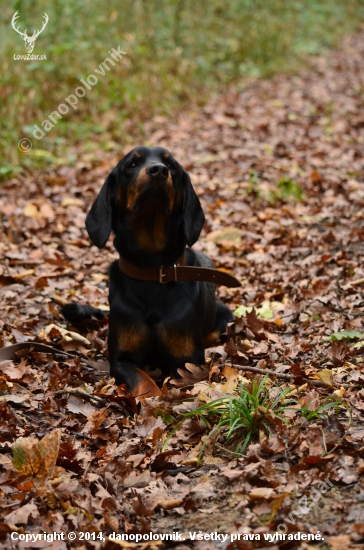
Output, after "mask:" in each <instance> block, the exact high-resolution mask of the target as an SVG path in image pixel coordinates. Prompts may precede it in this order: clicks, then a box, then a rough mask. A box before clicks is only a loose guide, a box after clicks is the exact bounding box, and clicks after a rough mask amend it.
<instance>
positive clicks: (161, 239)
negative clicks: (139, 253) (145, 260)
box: [135, 213, 166, 253]
mask: <svg viewBox="0 0 364 550" xmlns="http://www.w3.org/2000/svg"><path fill="white" fill-rule="evenodd" d="M165 226H166V220H165V216H164V215H163V214H159V213H156V214H155V215H154V217H153V220H152V222H151V226H150V227H149V226H148V227H145V226H142V225H140V220H139V219H138V218H135V237H136V240H137V243H138V246H139V248H141V249H143V250H146V251H147V252H151V253H153V252H159V251H160V250H163V248H164V247H165V244H166V228H165Z"/></svg>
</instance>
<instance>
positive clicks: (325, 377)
mask: <svg viewBox="0 0 364 550" xmlns="http://www.w3.org/2000/svg"><path fill="white" fill-rule="evenodd" d="M317 376H318V377H319V378H320V380H322V381H323V382H324V383H325V384H326V385H327V386H330V387H331V388H332V387H333V385H334V384H333V381H332V372H331V370H329V369H321V370H319V371H318V372H317Z"/></svg>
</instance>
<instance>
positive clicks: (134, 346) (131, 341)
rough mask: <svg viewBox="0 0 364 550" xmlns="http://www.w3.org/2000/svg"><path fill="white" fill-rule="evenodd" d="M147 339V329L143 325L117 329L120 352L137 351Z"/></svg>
mask: <svg viewBox="0 0 364 550" xmlns="http://www.w3.org/2000/svg"><path fill="white" fill-rule="evenodd" d="M147 337H148V329H147V327H146V326H145V325H140V326H131V327H127V326H126V327H125V326H120V327H118V345H119V349H120V350H121V351H130V352H134V351H138V350H139V349H140V347H141V346H142V345H143V344H144V343H145V342H146V340H147Z"/></svg>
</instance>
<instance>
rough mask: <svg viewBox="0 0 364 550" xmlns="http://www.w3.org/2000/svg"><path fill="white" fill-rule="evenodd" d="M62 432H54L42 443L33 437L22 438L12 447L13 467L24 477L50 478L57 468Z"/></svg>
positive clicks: (44, 438) (45, 437)
mask: <svg viewBox="0 0 364 550" xmlns="http://www.w3.org/2000/svg"><path fill="white" fill-rule="evenodd" d="M60 441H61V430H54V431H53V432H51V433H50V434H47V435H45V436H44V437H43V438H42V439H41V440H40V441H38V440H37V439H34V438H33V437H21V438H19V439H17V440H16V442H15V444H14V445H13V446H12V449H11V450H12V453H13V465H14V467H15V469H16V470H17V471H18V472H19V473H20V474H22V475H26V476H32V477H37V478H43V479H46V478H49V477H51V476H52V474H53V471H54V468H55V466H56V462H57V458H58V453H59V445H60Z"/></svg>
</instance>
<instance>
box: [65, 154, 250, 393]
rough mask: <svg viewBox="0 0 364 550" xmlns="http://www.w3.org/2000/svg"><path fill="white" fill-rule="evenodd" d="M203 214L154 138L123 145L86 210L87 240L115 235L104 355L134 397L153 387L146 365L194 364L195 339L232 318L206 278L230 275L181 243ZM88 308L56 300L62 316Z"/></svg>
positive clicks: (199, 355) (189, 239)
mask: <svg viewBox="0 0 364 550" xmlns="http://www.w3.org/2000/svg"><path fill="white" fill-rule="evenodd" d="M204 220H205V217H204V213H203V211H202V208H201V204H200V201H199V199H198V197H197V195H196V193H195V191H194V189H193V187H192V185H191V181H190V178H189V176H188V174H187V172H185V170H183V168H182V166H181V165H180V164H178V162H177V161H176V160H175V159H174V158H173V157H172V155H171V154H170V153H169V152H168V151H167V150H166V149H162V148H160V147H152V148H147V147H137V148H136V149H133V151H131V152H130V153H129V154H127V155H126V156H125V157H124V158H123V159H122V160H121V161H120V162H119V163H118V165H117V166H116V167H115V168H114V169H113V170H112V172H111V173H110V174H109V175H108V177H107V178H106V181H105V183H104V185H103V187H102V189H101V191H100V193H99V195H98V197H97V198H96V200H95V202H94V204H93V205H92V208H91V210H90V212H89V213H88V215H87V218H86V227H87V231H88V233H89V236H90V238H91V241H92V242H93V244H94V245H96V246H97V247H99V248H103V247H104V246H105V244H106V241H107V240H108V237H109V235H110V233H111V231H113V233H114V234H115V239H114V245H115V248H116V249H117V251H118V253H119V254H120V259H119V260H117V261H115V262H113V263H112V264H111V266H110V270H109V277H110V292H109V303H110V318H109V323H110V328H109V340H108V346H109V359H110V366H111V375H112V376H113V377H115V379H116V383H117V384H122V383H124V384H126V386H127V388H128V390H129V391H130V392H131V393H132V394H133V395H135V396H140V395H143V396H145V397H149V396H155V395H160V390H159V388H158V386H157V385H156V384H155V382H154V381H153V380H152V379H151V378H150V377H149V376H148V375H147V374H146V373H145V372H144V371H143V368H144V367H145V366H146V365H148V366H149V367H151V368H152V369H153V368H160V369H162V371H163V373H164V374H165V375H171V376H176V375H177V369H178V368H181V367H183V366H184V365H185V363H186V362H189V363H194V364H197V365H199V364H202V363H204V347H206V346H207V345H210V344H212V343H213V341H215V340H216V339H217V338H218V337H219V335H220V334H221V333H222V332H223V331H224V330H225V328H226V324H227V322H228V321H230V320H231V319H232V314H231V312H230V310H229V309H228V308H227V307H226V306H225V305H224V304H222V303H221V302H217V301H216V298H215V288H216V285H215V283H219V284H226V285H227V286H239V284H240V283H239V282H238V281H237V280H236V279H234V278H233V277H232V276H229V275H227V274H225V273H222V272H219V271H218V270H215V269H211V268H214V265H213V263H212V262H211V260H210V259H209V258H208V257H207V256H205V255H204V254H202V253H201V252H195V251H193V250H191V249H190V248H187V247H186V245H188V247H191V246H192V245H193V244H194V243H195V242H196V241H197V239H198V237H199V235H200V232H201V229H202V226H203V223H204ZM206 268H207V269H206ZM221 277H222V280H221ZM229 278H230V280H229ZM209 281H210V282H209ZM95 312H97V310H95V309H94V308H90V307H88V306H80V305H76V304H69V305H67V306H65V308H63V314H64V316H65V317H66V319H68V320H70V321H71V322H75V321H77V320H81V319H82V318H84V317H87V316H88V315H90V314H94V313H95Z"/></svg>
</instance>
